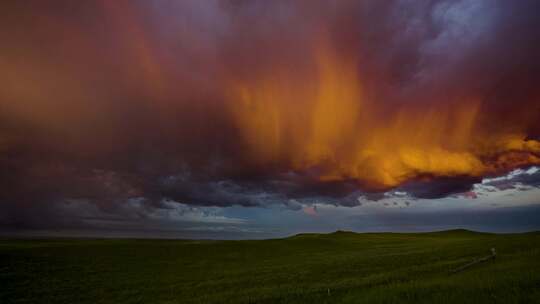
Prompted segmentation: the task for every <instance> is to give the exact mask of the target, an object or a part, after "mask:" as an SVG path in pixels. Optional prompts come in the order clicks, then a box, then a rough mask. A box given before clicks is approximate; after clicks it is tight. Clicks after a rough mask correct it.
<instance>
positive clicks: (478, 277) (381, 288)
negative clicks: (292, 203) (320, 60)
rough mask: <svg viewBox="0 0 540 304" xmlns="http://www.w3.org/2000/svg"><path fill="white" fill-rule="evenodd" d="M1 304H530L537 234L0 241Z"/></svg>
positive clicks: (539, 254) (539, 256)
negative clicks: (492, 252)
mask: <svg viewBox="0 0 540 304" xmlns="http://www.w3.org/2000/svg"><path fill="white" fill-rule="evenodd" d="M492 247H494V248H496V250H497V256H496V258H495V259H490V260H488V261H485V262H482V263H479V264H476V265H474V266H471V267H469V268H466V269H464V270H463V271H461V272H458V273H455V274H452V273H451V271H452V270H453V269H457V268H459V267H460V266H462V265H465V264H467V263H469V262H471V261H472V260H474V259H475V258H481V257H484V256H487V255H489V254H490V249H491V248H492ZM0 303H3V304H7V303H70V304H71V303H311V304H315V303H540V233H527V234H514V235H493V234H481V233H473V232H469V231H462V230H456V231H447V232H438V233H425V234H354V233H348V232H336V233H332V234H327V235H321V234H305V235H298V236H294V237H291V238H287V239H277V240H264V241H187V240H62V239H56V240H1V241H0Z"/></svg>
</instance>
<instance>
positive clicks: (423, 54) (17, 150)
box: [0, 0, 540, 226]
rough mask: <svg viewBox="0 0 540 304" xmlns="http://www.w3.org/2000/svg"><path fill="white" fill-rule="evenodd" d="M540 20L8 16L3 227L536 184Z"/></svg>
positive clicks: (156, 10) (169, 8)
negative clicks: (134, 205)
mask: <svg viewBox="0 0 540 304" xmlns="http://www.w3.org/2000/svg"><path fill="white" fill-rule="evenodd" d="M538 12H540V3H539V2H538V1H532V0H531V1H529V0H523V1H476V0H475V1H472V0H461V1H443V0H438V1H417V2H411V1H340V2H337V3H334V2H328V1H302V0H298V1H271V2H269V1H180V2H177V1H105V0H103V1H92V2H85V3H75V2H73V1H11V2H4V3H2V4H0V41H1V42H2V48H1V50H0V71H1V72H0V83H1V84H2V85H1V86H0V183H1V184H2V187H3V189H4V190H3V191H2V192H1V193H0V213H1V214H2V216H1V217H0V221H2V223H3V224H4V225H8V226H32V225H45V224H46V223H55V225H56V224H58V223H59V222H60V220H59V217H60V215H59V213H58V212H55V211H54V210H55V207H54V206H58V204H66V203H67V202H70V201H71V202H72V201H74V200H76V201H85V202H87V203H88V204H90V205H92V206H94V207H95V208H98V209H99V210H101V211H103V212H104V213H106V214H114V213H115V212H118V213H119V214H124V215H125V216H126V217H129V216H130V212H131V211H126V209H125V206H127V205H129V204H130V202H133V201H134V200H135V201H138V202H140V204H142V206H144V208H142V209H140V210H139V211H138V212H139V213H141V214H151V213H152V212H155V210H167V208H169V207H167V206H166V203H165V202H167V201H175V202H177V203H179V204H186V205H189V206H195V207H197V206H221V207H225V206H231V205H240V206H248V207H249V206H260V207H264V206H268V205H275V204H281V205H284V206H285V207H287V208H290V209H292V210H301V209H302V208H304V207H302V205H298V204H295V203H293V202H298V203H299V204H301V203H304V202H307V201H311V202H314V201H315V202H320V203H327V204H335V205H345V206H355V205H357V204H359V203H360V202H359V201H358V200H357V198H358V196H361V195H363V196H364V197H371V198H376V197H378V196H381V195H383V194H382V193H384V192H386V191H390V190H396V191H403V192H407V193H408V195H411V196H412V197H416V198H441V197H445V196H448V195H452V194H455V193H463V192H467V191H469V190H471V187H472V185H473V184H475V183H479V182H481V181H482V179H483V178H485V177H494V176H497V175H502V174H506V173H508V172H509V171H511V170H514V169H516V168H528V167H529V166H531V165H535V164H536V165H538V164H540V142H539V139H540V123H539V122H540V106H539V105H540V90H539V89H538V83H539V81H540V60H539V59H538V55H537V54H539V53H540V32H539V31H538V30H537V29H538V28H539V27H540V18H539V16H538ZM531 176H532V175H531ZM534 176H536V175H534ZM520 182H521V183H523V184H531V185H535V186H537V185H538V181H537V180H535V179H533V178H532V177H530V176H522V177H520ZM491 183H492V184H493V185H492V186H493V187H495V188H497V189H503V188H504V187H506V186H504V185H503V183H502V182H497V181H496V180H494V181H492V182H491ZM76 210H80V212H81V213H84V210H85V208H82V207H81V208H78V209H77V208H75V211H74V213H77V211H76ZM130 210H131V209H130ZM51 225H52V224H51ZM53 226H54V225H53Z"/></svg>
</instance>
